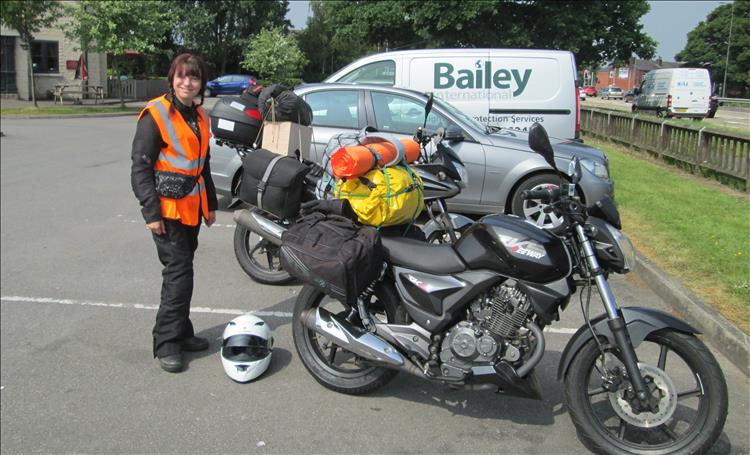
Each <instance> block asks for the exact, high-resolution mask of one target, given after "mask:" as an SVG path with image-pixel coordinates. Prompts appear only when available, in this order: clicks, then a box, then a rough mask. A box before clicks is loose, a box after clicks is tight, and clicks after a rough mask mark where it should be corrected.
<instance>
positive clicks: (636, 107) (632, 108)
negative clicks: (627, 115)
mask: <svg viewBox="0 0 750 455" xmlns="http://www.w3.org/2000/svg"><path fill="white" fill-rule="evenodd" d="M630 112H638V106H636V105H635V104H634V105H632V106H630Z"/></svg>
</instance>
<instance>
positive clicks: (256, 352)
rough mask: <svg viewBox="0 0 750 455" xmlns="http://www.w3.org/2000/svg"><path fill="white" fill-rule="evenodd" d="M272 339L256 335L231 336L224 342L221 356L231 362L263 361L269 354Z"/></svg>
mask: <svg viewBox="0 0 750 455" xmlns="http://www.w3.org/2000/svg"><path fill="white" fill-rule="evenodd" d="M272 348H273V339H270V340H267V339H265V338H262V337H259V336H257V335H233V336H231V337H229V338H227V339H225V340H224V343H223V344H222V347H221V355H222V357H224V358H225V359H227V360H231V361H233V362H254V361H256V360H261V359H265V358H266V357H268V355H269V354H270V353H271V349H272Z"/></svg>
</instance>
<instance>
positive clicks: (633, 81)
mask: <svg viewBox="0 0 750 455" xmlns="http://www.w3.org/2000/svg"><path fill="white" fill-rule="evenodd" d="M679 67H680V63H677V62H664V61H662V60H661V58H659V59H656V60H641V59H636V58H631V59H630V62H628V66H621V67H618V66H610V67H608V68H602V69H600V70H599V71H597V73H596V79H595V81H596V85H595V87H596V88H597V90H598V89H601V88H604V87H609V86H610V85H614V86H615V87H620V88H621V89H622V90H623V91H628V90H631V89H633V88H635V87H638V86H639V85H641V82H642V81H643V78H644V77H645V76H646V73H648V72H649V71H651V70H655V69H661V68H679Z"/></svg>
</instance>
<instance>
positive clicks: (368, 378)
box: [292, 282, 408, 395]
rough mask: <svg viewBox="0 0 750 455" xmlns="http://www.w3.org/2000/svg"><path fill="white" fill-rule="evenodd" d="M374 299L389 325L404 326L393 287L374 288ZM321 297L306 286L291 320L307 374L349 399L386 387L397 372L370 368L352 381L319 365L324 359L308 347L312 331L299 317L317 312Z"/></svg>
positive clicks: (404, 319) (402, 315) (404, 313)
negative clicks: (311, 309) (351, 396)
mask: <svg viewBox="0 0 750 455" xmlns="http://www.w3.org/2000/svg"><path fill="white" fill-rule="evenodd" d="M375 296H376V297H378V300H380V301H381V302H383V305H384V306H385V311H386V314H387V315H388V323H390V324H404V323H407V319H408V318H407V316H406V311H405V309H404V308H403V307H402V306H401V305H399V304H398V302H399V300H398V297H397V296H396V295H395V290H394V289H393V286H389V285H386V284H384V283H382V282H381V283H380V284H379V285H377V286H376V287H375ZM324 297H325V294H323V293H322V292H320V291H319V290H318V289H316V288H314V287H312V286H310V285H307V284H306V285H305V286H304V287H303V288H302V290H301V291H300V293H299V296H298V297H297V301H296V302H295V304H294V316H293V317H292V335H293V338H294V347H295V349H296V350H297V354H298V355H299V357H300V360H302V364H303V365H304V366H305V368H306V369H307V371H308V372H309V373H310V374H311V375H312V377H313V378H315V380H316V381H318V382H319V383H320V384H321V385H322V386H323V387H325V388H327V389H330V390H333V391H334V392H339V393H345V394H348V395H363V394H366V393H369V392H372V391H373V390H376V389H379V388H380V387H382V386H384V385H386V384H387V383H389V382H390V381H391V380H392V379H393V378H394V377H395V376H396V373H398V372H397V371H396V370H392V369H389V368H385V367H380V366H372V367H370V368H368V369H366V370H364V371H363V372H360V373H358V374H353V375H350V376H351V377H343V376H341V375H337V374H335V373H332V372H331V371H330V370H329V369H326V368H325V367H324V366H322V365H321V363H322V364H326V363H327V362H326V361H325V359H321V358H320V357H319V356H318V355H317V354H316V352H315V350H314V349H313V348H312V346H311V345H310V343H311V340H310V338H309V336H308V334H309V332H311V331H310V330H309V329H308V328H307V327H305V326H304V325H303V324H302V322H301V321H300V313H302V311H304V310H307V309H309V308H316V307H317V306H318V305H319V304H320V302H321V300H322V299H323V298H324Z"/></svg>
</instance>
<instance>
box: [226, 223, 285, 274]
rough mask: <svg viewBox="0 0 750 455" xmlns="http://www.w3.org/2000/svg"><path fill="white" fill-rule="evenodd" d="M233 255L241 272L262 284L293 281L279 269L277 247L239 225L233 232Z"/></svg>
mask: <svg viewBox="0 0 750 455" xmlns="http://www.w3.org/2000/svg"><path fill="white" fill-rule="evenodd" d="M234 255H235V256H236V257H237V262H239V263H240V267H242V270H244V271H245V273H247V274H248V275H249V276H250V278H252V279H253V280H255V281H257V282H259V283H263V284H285V283H289V282H290V281H292V280H293V277H292V276H291V275H289V273H288V272H287V271H285V270H284V269H282V268H281V263H280V261H279V247H277V246H276V245H274V244H273V243H271V242H269V241H267V240H264V239H263V238H261V237H260V236H259V235H257V234H255V233H253V232H251V231H250V230H248V229H246V228H245V227H243V226H240V225H239V224H238V225H237V227H236V228H235V230H234Z"/></svg>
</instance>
